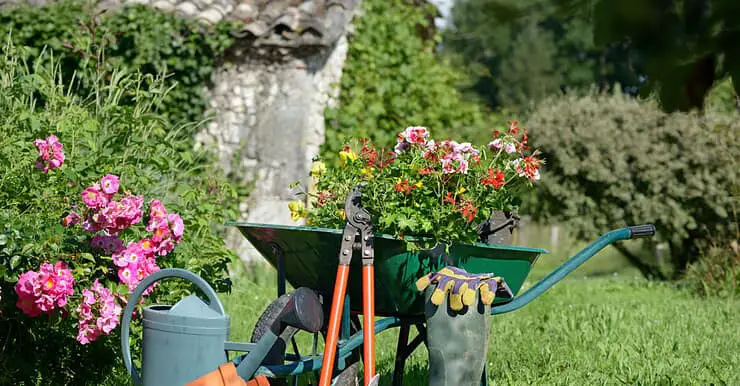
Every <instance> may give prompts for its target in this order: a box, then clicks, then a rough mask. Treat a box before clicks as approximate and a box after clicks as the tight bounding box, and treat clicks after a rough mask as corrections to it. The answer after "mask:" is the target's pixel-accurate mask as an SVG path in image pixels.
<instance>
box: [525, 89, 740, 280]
mask: <svg viewBox="0 0 740 386" xmlns="http://www.w3.org/2000/svg"><path fill="white" fill-rule="evenodd" d="M737 118H738V117H737V116H736V115H729V116H728V115H721V114H714V115H706V116H701V115H698V114H695V113H674V114H666V113H664V112H663V111H661V110H660V109H659V107H658V106H657V105H656V104H654V103H641V102H638V101H636V100H634V99H632V98H630V97H628V96H625V95H624V94H621V93H618V92H617V93H614V94H613V95H609V94H600V93H590V94H588V95H586V96H572V95H571V96H565V97H560V98H552V99H549V100H546V101H543V103H542V104H541V105H540V106H539V108H538V109H537V110H536V111H535V112H534V113H533V114H532V116H531V117H530V118H529V119H528V121H527V124H528V127H529V129H530V131H531V133H532V142H533V145H534V146H536V147H537V148H539V149H541V150H542V151H543V157H544V159H546V160H547V163H546V165H545V167H544V171H543V176H545V177H544V178H543V181H542V184H541V186H540V187H541V190H540V192H539V196H538V200H537V205H538V206H537V207H536V208H534V210H533V211H532V213H533V215H535V217H537V218H539V219H541V220H545V221H564V222H565V223H566V224H567V227H568V228H569V229H570V230H572V231H573V232H575V233H576V234H578V235H580V236H582V237H586V238H591V237H595V236H597V235H598V234H600V233H603V232H606V231H608V230H610V229H613V228H615V227H620V226H627V225H634V224H642V223H654V224H655V225H656V227H657V228H658V232H659V239H660V240H663V241H665V242H667V243H668V245H669V247H670V256H671V261H670V263H671V264H670V266H671V268H672V272H667V273H666V272H663V270H661V268H662V267H657V266H655V265H654V262H650V261H647V262H645V261H642V259H641V258H640V257H639V256H633V255H632V254H631V253H630V251H628V250H626V249H624V248H620V250H621V251H622V252H624V253H625V254H627V256H629V257H630V258H631V260H632V262H633V263H634V264H636V265H637V266H638V267H640V268H641V269H642V270H643V272H645V273H648V274H650V275H654V276H656V277H671V276H672V277H676V278H677V277H679V276H680V275H681V274H683V273H684V272H685V270H686V268H687V266H688V265H689V264H690V263H693V262H695V261H697V259H698V257H699V255H700V251H701V250H702V249H705V248H707V247H708V246H709V242H710V241H711V240H715V239H718V240H730V239H731V238H732V237H737V236H736V232H737V230H736V229H737V224H736V222H737V219H736V218H735V217H734V215H733V213H734V208H736V207H737V203H738V202H737V199H738V198H737V197H738V195H737V194H738V188H739V187H740V172H739V171H738V160H740V142H738V141H739V140H740V138H739V137H738V135H737V134H738V132H740V126H738V119H737ZM618 247H619V246H618Z"/></svg>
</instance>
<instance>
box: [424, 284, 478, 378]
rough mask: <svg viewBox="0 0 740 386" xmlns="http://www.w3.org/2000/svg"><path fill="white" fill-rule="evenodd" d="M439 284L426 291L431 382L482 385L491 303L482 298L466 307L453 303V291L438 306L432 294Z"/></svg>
mask: <svg viewBox="0 0 740 386" xmlns="http://www.w3.org/2000/svg"><path fill="white" fill-rule="evenodd" d="M436 287H437V286H436V285H430V286H429V287H427V288H426V289H425V291H424V297H425V301H426V306H425V311H424V314H425V317H426V322H427V349H428V350H429V385H430V386H478V385H480V382H481V377H482V375H483V370H484V367H485V363H486V353H487V352H488V331H489V330H490V326H491V306H489V305H486V304H484V303H483V302H482V301H481V299H480V291H475V292H476V294H475V301H474V302H473V303H472V304H471V305H470V306H463V308H462V310H460V311H454V310H453V309H452V308H450V306H449V295H446V296H445V299H444V302H443V303H442V304H441V305H439V306H437V305H435V304H433V303H432V301H431V297H432V293H433V292H434V290H435V288H436Z"/></svg>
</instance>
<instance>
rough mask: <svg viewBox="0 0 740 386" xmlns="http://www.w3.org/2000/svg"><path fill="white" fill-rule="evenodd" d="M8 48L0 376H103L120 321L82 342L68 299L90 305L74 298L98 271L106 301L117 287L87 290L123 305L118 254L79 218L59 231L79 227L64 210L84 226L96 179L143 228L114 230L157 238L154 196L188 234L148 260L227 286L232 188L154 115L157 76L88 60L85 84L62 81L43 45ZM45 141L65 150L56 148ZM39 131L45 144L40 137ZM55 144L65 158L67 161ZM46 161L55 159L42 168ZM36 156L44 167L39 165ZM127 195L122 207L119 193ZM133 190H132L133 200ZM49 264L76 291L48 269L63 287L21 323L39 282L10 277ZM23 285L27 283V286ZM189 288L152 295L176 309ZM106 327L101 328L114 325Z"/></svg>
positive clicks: (2, 66)
mask: <svg viewBox="0 0 740 386" xmlns="http://www.w3.org/2000/svg"><path fill="white" fill-rule="evenodd" d="M4 52H5V55H3V56H2V57H0V288H1V289H2V295H0V296H2V300H0V313H2V317H0V339H2V341H3V345H2V346H0V350H2V351H0V384H24V383H25V384H36V383H41V384H68V383H71V384H100V381H101V379H102V378H103V377H105V376H107V375H108V374H109V373H110V372H111V368H112V366H114V365H115V363H116V362H118V361H119V358H120V352H119V351H120V350H119V349H118V340H117V339H118V337H117V336H116V334H117V332H118V329H115V330H113V331H112V332H111V336H109V337H103V338H100V339H97V340H95V341H94V342H92V343H89V344H85V345H81V344H80V343H78V342H77V341H76V340H75V337H77V336H78V332H79V331H78V323H77V319H78V317H82V318H83V319H84V318H85V315H86V314H88V313H87V312H86V311H85V310H80V311H77V310H76V309H75V307H76V306H77V305H78V304H80V302H81V301H83V300H85V301H88V299H89V298H87V297H83V296H82V295H83V288H89V287H91V286H92V285H93V282H94V280H96V279H99V280H100V283H101V284H103V285H104V286H106V287H107V288H108V289H109V290H110V291H111V295H112V294H119V295H122V296H121V297H119V298H118V299H116V298H115V297H114V298H113V299H111V298H110V295H109V294H107V293H106V291H105V290H102V289H100V290H99V291H94V292H97V295H96V296H97V298H98V299H100V297H101V296H102V297H103V298H104V299H108V300H112V301H114V302H117V304H118V305H119V306H122V305H123V304H124V302H125V300H126V295H127V294H128V292H129V291H128V288H127V286H126V285H123V282H124V281H125V280H123V278H125V273H121V267H119V266H121V265H122V264H120V262H121V259H122V257H121V256H116V255H114V254H113V253H112V252H113V251H105V250H104V249H101V248H99V245H97V244H96V242H95V241H96V239H95V238H93V237H91V236H92V234H91V233H90V232H86V231H84V230H83V229H82V227H81V226H80V225H81V224H77V225H76V226H68V227H65V226H64V225H71V224H70V223H72V224H74V223H75V222H77V221H78V220H77V219H74V218H73V217H70V213H72V211H73V210H74V211H75V212H78V213H80V215H82V217H83V218H82V219H81V220H88V221H89V220H90V219H89V218H85V216H84V213H82V211H83V208H84V207H86V206H90V205H93V206H95V204H94V203H92V204H91V201H90V198H91V196H87V194H88V193H90V190H88V191H86V192H85V193H86V195H85V196H83V195H82V192H83V191H84V190H85V189H86V188H88V187H89V186H92V185H94V184H96V183H99V182H100V183H101V186H100V187H99V188H98V189H99V190H106V189H107V190H108V192H109V193H111V192H113V191H118V192H119V195H118V196H114V197H111V198H113V199H115V200H116V201H117V202H119V203H120V204H121V205H114V206H113V208H112V209H111V208H108V209H111V210H113V212H115V211H124V212H125V213H123V214H121V213H119V214H118V215H116V216H114V217H116V218H117V220H126V221H130V222H131V221H132V222H134V223H137V222H138V223H139V225H136V227H134V228H129V229H126V230H124V231H123V232H121V233H120V237H121V238H122V239H125V240H126V242H132V241H133V242H136V241H137V240H139V239H140V238H141V237H154V236H156V232H155V235H154V236H152V234H151V233H149V232H145V230H144V229H142V228H144V225H151V221H152V217H155V216H154V215H156V213H150V207H153V208H152V209H156V207H157V205H156V203H153V202H151V201H150V200H152V199H158V200H161V202H162V203H163V204H164V206H165V207H166V210H167V211H168V212H170V213H178V214H179V215H180V216H181V219H182V222H183V224H182V225H183V226H184V236H183V237H182V240H181V243H180V244H179V245H177V247H176V248H175V249H174V251H171V252H169V253H164V256H161V253H160V256H157V257H156V263H157V264H158V265H159V266H160V267H182V268H186V269H189V270H192V271H193V272H195V273H196V274H199V275H201V276H203V277H204V278H205V279H206V280H207V281H208V282H209V283H211V285H212V286H213V287H214V288H215V289H216V290H217V291H221V292H223V291H228V290H229V288H230V282H229V280H228V275H227V264H228V263H229V262H230V261H231V259H233V258H234V253H233V252H232V251H230V250H229V249H228V248H226V246H225V244H224V242H223V239H222V238H221V237H220V236H219V233H218V232H219V231H220V229H219V228H217V227H216V225H217V224H222V223H223V222H224V221H225V220H227V219H229V218H233V217H234V216H235V215H234V211H233V209H232V208H233V207H234V201H236V200H235V198H236V197H235V194H234V189H233V187H232V186H231V185H230V183H229V181H228V180H227V179H226V178H225V177H224V176H223V175H222V174H221V173H219V170H218V169H216V167H215V166H210V165H214V162H213V155H212V154H209V153H205V152H196V151H193V150H191V149H193V142H192V140H189V141H188V140H182V139H179V138H182V137H181V136H180V133H181V132H182V131H183V130H184V129H183V127H178V126H172V125H171V124H169V123H168V120H167V119H165V118H164V117H162V116H161V115H159V114H156V113H154V112H152V110H153V109H155V108H156V107H158V106H160V105H161V103H162V102H163V98H166V92H165V91H166V88H165V85H164V83H163V80H162V78H161V77H159V78H155V77H152V76H144V75H137V74H127V73H126V72H124V71H114V72H111V73H104V72H102V71H101V72H93V71H91V67H87V66H85V67H82V68H81V70H82V71H83V72H84V73H83V74H81V77H86V78H87V79H91V80H93V82H92V83H88V84H86V85H84V86H80V83H78V82H75V81H73V80H72V79H68V78H66V79H65V78H64V77H63V72H62V71H61V64H60V61H59V60H50V55H51V54H50V53H44V54H42V55H41V56H40V57H39V58H36V60H34V63H35V64H34V65H33V66H31V67H29V66H28V65H26V63H24V62H23V61H21V60H20V59H19V58H20V57H26V56H27V55H28V52H25V53H20V52H18V49H17V48H14V47H13V46H10V45H9V46H7V47H6V48H5V50H4ZM75 79H79V78H75ZM81 87H83V88H84V87H92V91H93V92H92V93H91V94H90V95H89V96H87V97H85V98H81V97H79V96H77V95H79V94H80V93H81V91H80V88H81ZM124 102H125V103H124ZM52 135H53V136H55V137H57V139H58V141H59V142H60V143H61V144H62V145H63V147H62V148H61V149H60V148H59V146H58V145H56V141H55V140H54V137H52ZM38 139H42V140H44V139H49V140H50V141H51V143H46V144H45V143H43V142H41V141H39V142H35V141H36V140H38ZM47 145H51V147H52V151H53V154H51V157H50V161H45V160H44V158H45V157H44V156H43V154H46V153H45V152H46V151H47V150H48V149H46V146H47ZM45 149H46V150H45ZM59 150H61V151H63V153H64V159H63V160H62V158H61V157H59V154H60V152H59ZM40 154H41V155H40ZM39 157H41V158H39ZM47 158H48V157H47ZM51 160H56V161H57V162H55V163H54V164H51V165H52V167H51V168H49V169H48V170H46V171H44V170H43V169H44V168H45V166H48V165H50V162H51ZM38 161H40V164H39V165H38V166H39V167H40V168H41V170H39V169H37V168H36V166H35V165H36V163H37V162H38ZM58 161H63V162H62V163H61V164H60V162H58ZM107 175H115V176H118V177H119V178H120V180H119V182H120V190H118V189H114V188H113V186H111V185H110V184H109V183H111V182H112V180H111V178H112V177H110V176H108V177H107V179H106V180H103V181H101V177H103V176H107ZM112 185H116V184H115V183H114V184H112ZM126 196H128V197H129V198H128V200H129V201H128V202H125V200H126V198H122V197H126ZM136 196H139V198H133V199H132V198H131V197H136ZM98 198H99V199H101V200H102V198H100V197H98ZM140 199H146V203H143V202H141V201H138V200H140ZM75 205H77V209H76V210H75ZM132 208H133V209H132ZM138 208H141V209H142V210H143V212H144V213H143V216H141V214H140V213H138V212H137V211H138ZM129 215H130V216H129ZM111 216H112V215H111ZM137 218H138V219H137ZM104 219H107V220H110V217H109V214H105V215H104V216H102V217H99V218H94V220H95V222H98V223H101V222H103V220H104ZM70 220H72V221H70ZM168 220H170V225H171V226H170V227H168V228H169V231H171V232H173V234H174V235H175V236H177V234H178V233H180V232H182V231H183V230H182V229H179V224H178V223H179V221H178V220H177V219H176V218H173V217H170V218H168ZM63 224H64V225H63ZM88 225H89V224H88ZM114 225H115V227H119V228H125V226H126V225H127V224H126V223H121V221H117V222H115V224H112V223H108V224H107V225H106V227H107V228H108V229H112V228H115V227H114ZM86 227H87V225H86ZM156 228H159V227H156ZM88 229H89V227H88ZM150 230H151V229H150ZM165 231H167V229H165ZM111 233H115V232H114V230H112V231H111ZM98 238H99V237H98ZM175 241H176V240H175ZM141 245H143V244H141ZM122 246H126V244H123V245H118V246H115V243H113V244H111V247H108V248H111V249H116V248H120V247H122ZM165 252H167V251H165ZM46 262H48V263H50V264H52V265H53V264H56V263H58V262H62V263H63V264H64V265H65V266H66V267H67V268H68V269H69V270H70V272H69V273H71V274H72V276H73V278H74V280H75V283H74V285H73V287H72V288H73V293H72V294H71V296H69V291H68V289H69V288H68V287H69V286H71V283H70V280H69V277H68V273H67V272H66V271H65V270H64V267H62V266H57V268H58V269H57V270H54V271H55V272H57V273H56V274H57V275H59V274H62V275H63V276H62V277H56V276H54V274H53V273H52V274H51V277H52V280H53V279H54V278H56V279H60V280H62V279H63V280H64V282H65V283H66V284H65V286H62V287H59V291H56V292H49V293H47V292H45V291H46V290H47V289H49V290H50V288H56V287H55V286H54V285H52V286H51V287H49V288H47V287H44V289H43V291H42V294H44V295H50V296H52V297H53V298H54V299H56V300H57V302H56V303H55V305H48V304H46V305H43V308H45V309H47V310H49V309H51V313H50V315H47V314H46V313H42V314H41V315H39V316H36V317H30V316H28V315H27V313H28V314H31V315H33V314H35V313H36V312H37V311H38V310H34V307H36V306H30V305H28V304H25V305H24V306H25V307H26V308H27V311H29V312H27V313H23V312H22V311H21V310H20V309H19V307H17V306H16V302H17V301H18V300H19V294H20V295H22V296H21V297H22V298H23V299H25V300H32V301H36V300H37V299H36V297H37V296H38V295H39V292H38V291H41V290H40V289H39V287H38V286H37V285H35V284H34V283H37V279H38V278H36V277H35V276H36V275H35V274H27V275H26V276H24V277H23V283H21V284H20V285H19V287H18V290H16V283H17V282H18V280H19V276H21V275H22V274H24V273H25V272H28V271H39V269H41V270H45V269H46V268H44V267H45V266H43V265H42V264H44V263H46ZM116 263H119V264H116ZM149 268H152V267H149ZM149 271H151V270H149ZM149 271H145V272H142V273H143V274H146V273H147V272H149ZM47 273H48V270H47ZM119 274H120V276H119ZM46 277H48V275H47V276H44V278H43V280H46V279H45V278H46ZM26 279H28V280H26ZM57 282H58V283H59V281H57ZM24 283H27V284H24ZM44 283H45V284H46V281H44ZM23 288H27V289H28V288H30V290H29V291H30V292H28V291H27V292H26V293H24V292H23ZM189 289H190V288H189V286H187V285H184V284H182V283H177V282H172V283H170V282H165V283H164V284H163V285H160V286H157V287H155V291H154V292H153V293H152V294H150V295H149V296H148V299H149V300H151V301H155V302H163V303H171V302H172V301H174V300H176V299H178V298H180V296H181V295H182V294H183V291H186V290H189ZM60 291H61V292H60ZM34 293H35V294H34ZM114 296H115V295H114ZM83 298H84V299H83ZM23 299H21V300H23ZM47 300H48V299H47ZM65 300H66V303H67V304H66V305H65V304H64V302H65ZM37 303H38V301H37ZM39 304H41V303H38V304H37V306H38V307H42V306H41V305H39ZM111 306H112V304H111ZM42 310H43V309H42ZM98 312H103V313H105V312H104V311H103V310H102V309H100V310H98V309H96V308H94V309H93V313H94V314H95V315H98V314H97V313H98ZM115 314H116V312H113V318H115ZM88 316H89V315H88ZM108 322H110V323H108V324H107V328H109V327H111V326H112V325H115V324H116V323H114V322H113V321H108ZM137 326H138V325H137ZM135 327H136V326H135ZM106 332H108V331H106Z"/></svg>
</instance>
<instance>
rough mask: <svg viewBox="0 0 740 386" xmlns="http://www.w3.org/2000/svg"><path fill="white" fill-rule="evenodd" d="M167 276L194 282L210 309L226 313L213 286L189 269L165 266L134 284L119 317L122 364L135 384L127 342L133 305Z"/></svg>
mask: <svg viewBox="0 0 740 386" xmlns="http://www.w3.org/2000/svg"><path fill="white" fill-rule="evenodd" d="M168 277H177V278H180V279H185V280H188V281H190V282H191V283H193V284H195V285H196V286H197V287H198V288H199V289H200V290H201V291H203V292H204V293H205V294H206V296H207V297H208V302H209V303H208V304H209V306H210V307H211V309H213V310H214V311H216V312H218V313H220V314H221V315H225V314H226V312H225V311H224V306H223V304H221V301H220V300H218V296H217V295H216V291H214V290H213V288H211V286H210V285H208V283H207V282H206V281H205V280H203V278H201V277H200V276H198V275H196V274H194V273H192V272H190V271H187V270H184V269H180V268H166V269H161V270H159V271H157V272H154V273H153V274H151V275H149V276H147V277H145V278H144V280H142V281H141V282H140V283H139V285H138V286H136V289H134V292H132V293H131V296H130V297H129V299H128V304H126V309H125V310H124V311H123V318H121V352H122V353H123V364H124V365H125V366H126V370H127V371H128V373H129V374H130V375H131V377H132V378H133V380H134V384H137V385H139V384H141V378H140V377H139V373H138V372H137V371H136V367H135V366H134V363H133V362H132V361H131V346H130V343H129V331H130V328H131V317H132V315H133V313H134V307H136V303H138V302H139V298H140V297H141V295H143V294H144V291H145V290H146V289H147V288H149V286H151V285H152V284H154V283H155V282H157V281H159V280H161V279H164V278H168Z"/></svg>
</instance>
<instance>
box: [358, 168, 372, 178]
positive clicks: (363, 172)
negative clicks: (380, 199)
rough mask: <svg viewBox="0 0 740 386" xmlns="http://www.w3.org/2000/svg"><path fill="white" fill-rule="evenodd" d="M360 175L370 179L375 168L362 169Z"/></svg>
mask: <svg viewBox="0 0 740 386" xmlns="http://www.w3.org/2000/svg"><path fill="white" fill-rule="evenodd" d="M360 173H362V174H365V175H367V176H368V177H371V176H372V175H373V168H362V169H361V170H360Z"/></svg>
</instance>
